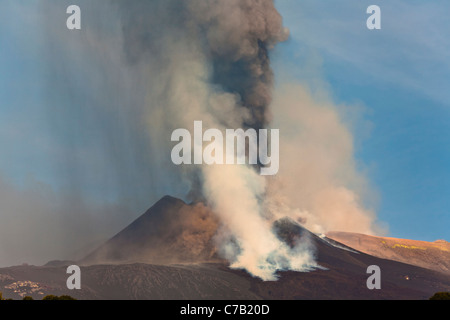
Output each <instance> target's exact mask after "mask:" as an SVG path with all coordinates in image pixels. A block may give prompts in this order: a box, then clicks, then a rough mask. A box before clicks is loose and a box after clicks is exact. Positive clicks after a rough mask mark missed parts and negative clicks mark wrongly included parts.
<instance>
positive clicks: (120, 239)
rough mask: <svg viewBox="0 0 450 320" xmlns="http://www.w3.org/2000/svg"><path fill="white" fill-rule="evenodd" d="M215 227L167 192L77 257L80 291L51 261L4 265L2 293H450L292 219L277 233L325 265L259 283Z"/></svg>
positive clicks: (439, 278) (420, 274) (434, 280)
mask: <svg viewBox="0 0 450 320" xmlns="http://www.w3.org/2000/svg"><path fill="white" fill-rule="evenodd" d="M217 225H218V222H217V221H216V220H215V219H214V215H213V214H212V213H211V212H210V210H209V209H207V208H206V207H205V206H204V205H202V204H200V203H198V204H192V205H188V204H186V203H184V202H183V201H181V200H178V199H175V198H172V197H164V198H163V199H161V200H160V201H159V202H157V203H156V204H155V205H154V206H153V207H152V208H150V209H149V210H148V211H147V212H146V213H145V214H144V215H142V216H141V217H140V218H138V219H137V220H136V221H134V222H133V223H131V224H130V225H129V226H128V227H126V228H125V229H124V230H123V231H121V232H119V233H118V234H117V235H116V236H114V237H113V238H111V239H110V240H109V241H107V242H106V243H105V244H104V245H103V246H101V247H100V248H98V249H97V250H95V251H94V252H93V253H92V254H90V255H89V256H88V257H86V258H85V259H84V260H83V261H82V262H78V264H79V265H81V274H82V289H81V290H76V291H69V290H68V289H67V287H66V279H67V274H66V268H65V267H64V266H62V265H59V264H55V263H53V264H49V265H47V266H42V267H35V266H20V267H10V268H3V269H0V291H2V292H3V293H4V295H5V296H6V297H12V298H15V299H17V298H20V297H21V296H23V295H32V296H33V297H35V298H42V296H43V295H46V294H56V295H61V294H69V295H72V296H74V297H76V298H78V299H232V300H233V299H428V298H429V297H431V296H432V295H433V294H434V293H436V292H438V291H450V277H448V275H447V274H444V273H441V272H436V271H434V270H429V269H425V268H420V267H417V266H413V265H410V264H405V263H401V262H397V261H392V260H388V259H381V258H378V257H374V256H371V255H368V254H365V253H362V252H360V251H357V250H354V249H352V248H349V247H347V246H346V245H344V244H342V243H338V242H336V241H333V240H331V239H329V238H321V237H318V236H317V235H315V234H313V233H311V232H309V231H308V230H307V229H305V228H303V227H302V226H300V225H299V224H298V223H296V222H295V221H293V220H291V219H288V218H284V219H280V220H278V221H276V222H275V223H274V224H273V231H274V233H275V234H276V235H277V236H278V237H279V238H280V239H281V240H282V241H284V242H286V243H287V244H288V245H290V246H291V247H294V246H295V245H296V244H298V243H299V242H308V243H309V244H310V245H309V246H308V247H310V248H312V250H313V251H314V255H315V257H316V260H317V263H318V264H319V265H320V266H321V267H323V268H322V269H320V268H319V269H316V270H313V271H310V272H294V271H279V272H278V276H279V279H278V280H277V281H262V280H261V279H259V278H255V277H252V276H251V275H249V274H248V273H247V272H245V271H243V270H233V269H230V268H229V267H228V264H227V263H226V262H225V261H223V260H219V259H217V257H216V251H215V249H214V248H215V246H214V243H213V238H214V234H215V231H216V228H217ZM213 260H215V261H216V262H214V263H212V262H211V261H213ZM207 261H209V262H207ZM174 262H176V263H174ZM178 262H182V264H179V263H178ZM205 262H207V263H205ZM61 263H62V262H61ZM67 263H72V262H67ZM370 265H377V266H379V267H380V269H381V290H369V289H368V288H367V285H366V281H367V278H368V277H369V276H370V275H369V274H367V268H368V266H370Z"/></svg>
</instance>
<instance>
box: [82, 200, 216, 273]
mask: <svg viewBox="0 0 450 320" xmlns="http://www.w3.org/2000/svg"><path fill="white" fill-rule="evenodd" d="M216 230H217V220H216V219H215V217H214V215H213V214H212V213H211V211H210V210H209V209H208V208H207V207H205V206H204V205H203V204H202V203H196V204H190V205H188V204H186V203H184V202H183V201H182V200H179V199H176V198H173V197H169V196H166V197H164V198H162V199H161V200H159V201H158V202H157V203H156V204H155V205H153V206H152V207H151V208H150V209H149V210H148V211H147V212H145V213H144V214H143V215H142V216H140V217H139V218H138V219H136V220H135V221H134V222H133V223H131V224H130V225H129V226H128V227H126V228H125V229H123V230H122V231H121V232H119V233H118V234H117V235H115V236H114V237H113V238H111V239H110V240H108V241H107V242H106V243H105V244H103V245H102V246H101V247H100V248H98V249H97V250H95V251H94V252H92V253H91V254H89V255H88V256H87V257H86V258H85V259H83V260H82V261H81V262H80V263H81V264H84V265H86V264H100V263H101V264H105V263H134V262H140V263H156V264H165V263H184V262H205V261H216V260H217V257H216V254H215V253H216V252H215V246H214V244H213V236H214V234H215V232H216Z"/></svg>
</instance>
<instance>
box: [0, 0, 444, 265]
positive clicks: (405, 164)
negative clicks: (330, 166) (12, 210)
mask: <svg viewBox="0 0 450 320" xmlns="http://www.w3.org/2000/svg"><path fill="white" fill-rule="evenodd" d="M66 2H67V3H69V1H66ZM38 4H39V2H29V1H13V0H6V1H2V10H1V11H0V150H1V155H0V201H3V203H2V209H3V211H2V212H1V223H2V226H0V227H2V228H1V230H3V231H2V232H4V231H5V230H11V232H13V231H12V230H15V231H14V232H15V234H14V235H13V233H11V235H10V236H11V239H12V237H13V236H16V237H17V234H19V233H20V232H22V233H24V232H34V233H35V234H38V235H41V234H45V233H46V232H48V229H49V228H50V225H48V221H49V220H44V223H43V224H39V225H38V223H34V220H33V218H31V216H27V215H26V214H24V216H23V217H21V218H15V217H12V216H8V214H5V212H6V211H4V208H5V206H6V205H5V202H8V200H10V199H12V200H11V201H10V202H8V203H9V205H10V206H14V205H15V204H17V202H14V201H13V200H14V196H10V195H11V194H13V193H11V192H12V191H11V190H10V189H17V190H19V192H22V194H24V195H31V194H32V196H30V198H32V199H37V200H36V201H37V202H39V201H41V200H42V203H40V204H31V205H30V206H29V207H21V209H23V210H24V212H26V213H29V214H30V215H32V214H34V212H35V211H36V212H41V214H42V216H43V217H46V218H49V219H50V218H52V217H50V216H49V213H47V212H48V211H52V210H53V209H54V208H53V207H52V206H60V207H64V208H66V204H67V202H64V204H63V203H56V204H54V203H50V204H48V203H47V204H44V202H49V201H48V199H56V198H57V197H58V196H63V197H65V198H67V197H68V195H67V192H70V193H71V195H70V196H69V199H70V201H69V203H74V202H77V201H78V200H77V197H76V195H75V196H74V195H73V193H74V190H75V191H76V193H79V194H78V196H79V197H80V198H83V199H85V200H86V198H88V200H86V201H88V202H89V201H91V202H92V201H93V202H94V205H93V204H92V203H89V204H84V205H85V206H86V207H89V208H90V209H92V208H93V207H95V208H97V209H92V210H91V212H89V213H86V214H85V216H83V217H80V218H74V217H70V214H66V215H64V217H58V219H59V220H58V219H57V220H58V224H54V225H55V226H56V225H57V226H60V225H65V226H68V227H69V230H71V232H72V233H73V234H72V235H70V234H69V235H68V236H67V241H68V242H70V241H72V240H73V239H76V237H77V235H78V233H77V232H80V230H84V229H86V228H85V225H84V224H81V222H80V221H82V219H84V221H91V224H90V226H91V228H93V230H91V233H95V235H96V237H97V240H98V239H103V238H105V237H107V236H110V235H112V234H111V233H114V231H118V230H119V229H120V228H122V227H123V226H124V225H126V224H127V223H129V222H130V221H132V220H133V219H134V218H135V217H137V216H139V215H140V214H141V213H142V212H143V211H144V210H146V209H147V208H148V206H149V205H150V204H151V203H153V202H154V201H156V200H157V199H158V198H159V197H161V196H162V195H164V192H165V191H167V186H163V185H159V184H157V185H155V184H153V183H152V180H153V181H161V179H160V178H159V177H156V178H155V177H154V175H155V174H156V175H159V174H162V173H155V172H152V170H149V169H148V163H149V159H150V158H151V155H149V154H145V153H144V152H143V151H142V150H143V148H142V146H143V145H145V143H147V142H148V139H147V137H145V135H141V134H140V133H139V128H136V127H134V126H130V125H129V124H130V123H135V122H133V120H134V119H135V118H134V117H135V116H136V115H133V114H126V113H123V111H121V110H122V108H121V106H122V105H123V104H127V103H133V102H136V101H134V100H133V98H132V97H131V96H132V94H130V96H123V95H119V94H116V95H115V96H114V99H103V98H105V96H103V95H106V93H105V92H107V91H106V89H105V88H106V87H108V88H109V89H110V90H111V88H116V87H120V86H121V85H122V84H124V83H125V84H126V74H124V73H120V72H121V70H117V71H111V72H110V71H108V72H107V74H108V75H109V76H110V77H109V78H108V79H107V81H103V79H102V78H101V76H100V75H102V74H104V73H103V72H105V70H106V69H107V68H108V66H107V65H106V64H102V60H103V56H101V55H99V56H90V55H89V52H91V51H89V50H85V51H83V50H81V49H79V48H80V47H82V46H83V45H82V43H85V41H92V39H89V38H88V37H87V36H86V34H85V33H81V36H79V37H77V38H76V39H75V38H73V37H71V38H70V41H69V39H67V42H65V40H64V39H65V36H66V35H65V34H63V36H62V37H61V35H58V36H57V37H53V36H54V35H52V36H47V35H46V34H45V32H49V30H51V31H52V32H63V31H58V30H59V29H55V28H53V27H51V26H50V27H49V25H50V24H51V23H61V25H63V26H64V25H65V18H66V15H65V13H64V11H62V12H63V14H62V15H61V20H58V17H59V16H58V12H60V11H61V10H60V8H64V6H65V2H64V3H63V2H59V3H58V6H56V5H55V6H53V7H54V8H58V9H54V10H55V12H44V11H43V10H41V9H40V7H39V5H38ZM371 4H377V5H379V6H380V7H381V12H382V22H381V26H382V29H381V30H373V31H370V30H368V29H367V28H366V19H367V17H368V15H367V14H366V8H367V7H368V6H369V5H371ZM276 6H277V8H278V9H279V11H280V13H281V14H282V16H283V17H284V21H285V25H286V26H287V27H288V28H289V29H290V32H291V36H290V39H289V40H288V41H287V42H285V43H282V44H280V45H279V46H278V47H277V48H276V49H275V51H274V52H273V67H274V71H275V74H276V75H287V74H288V75H289V76H290V77H292V78H294V79H296V80H297V81H300V82H303V83H305V84H307V85H309V86H310V87H311V88H312V89H314V88H321V89H324V88H325V89H326V90H327V91H328V93H329V95H330V96H331V97H332V99H333V101H334V102H335V103H336V105H340V104H344V105H353V106H356V107H357V109H358V110H359V118H358V121H356V122H355V123H353V124H354V127H353V132H354V136H355V143H356V157H357V160H358V161H359V164H360V167H361V170H362V171H363V172H365V173H366V175H367V177H368V180H369V181H370V183H371V185H372V186H373V188H374V189H375V190H376V191H377V193H378V195H379V201H378V203H377V207H376V211H377V215H378V218H379V220H381V221H383V222H385V223H386V224H387V225H388V227H389V235H390V236H393V237H400V238H411V239H419V240H427V241H434V240H436V239H440V238H442V239H446V240H450V214H449V207H450V200H449V199H450V197H449V195H450V182H449V181H450V169H449V163H450V90H449V89H448V86H449V85H450V37H449V36H448V33H449V30H450V21H449V20H448V12H450V3H449V2H448V1H440V0H435V1H432V2H429V1H412V0H410V1H407V0H395V1H392V0H390V1H385V0H379V1H375V2H372V1H370V2H369V1H361V0H351V1H350V0H345V1H342V0H323V1H318V0H277V1H276ZM44 14H47V15H49V17H50V18H48V19H47V18H46V19H43V15H44ZM95 17H96V13H95V12H92V13H90V12H89V11H88V10H85V11H83V19H84V21H85V23H95ZM47 20H48V21H47ZM43 21H46V23H48V24H49V25H47V26H44V25H43ZM49 21H50V22H49ZM58 21H59V22H58ZM63 29H64V28H63ZM63 29H61V30H63ZM110 31H111V30H110ZM111 32H112V33H113V32H114V30H112V31H111ZM71 35H72V34H71ZM49 39H50V40H49ZM51 39H59V40H58V41H61V42H52V40H51ZM61 39H62V40H61ZM94 40H95V39H94ZM93 43H94V44H96V43H97V42H95V41H94V42H93ZM66 44H67V46H66ZM91 44H92V43H90V45H91ZM70 50H75V52H77V54H75V55H74V56H76V57H77V59H76V61H74V63H80V65H83V64H84V62H86V65H85V67H86V68H87V69H89V71H87V72H86V73H85V71H83V70H81V69H80V68H73V70H76V71H73V70H72V71H73V72H72V73H70V72H69V73H67V74H72V75H74V77H73V78H71V79H62V80H64V81H61V79H59V78H55V79H52V80H51V81H45V80H44V79H46V78H48V77H47V76H48V75H49V74H53V75H55V74H59V75H60V74H64V72H65V71H66V72H67V70H66V69H64V67H65V66H64V65H62V64H61V65H59V64H58V62H59V60H58V57H60V56H64V55H66V54H67V51H70ZM77 50H79V51H77ZM100 52H101V51H100ZM113 58H114V57H113ZM51 59H54V60H51ZM61 61H64V60H61ZM49 62H51V63H49ZM50 65H52V66H53V67H55V68H60V69H57V70H56V71H55V70H50V69H49V66H50ZM61 70H62V71H61ZM115 72H118V73H115ZM88 74H95V75H99V76H98V77H92V78H89V77H86V75H88ZM121 77H122V78H123V79H125V80H123V79H121ZM116 79H118V80H116ZM122 80H123V81H122ZM104 82H106V84H104ZM49 86H51V89H52V90H49ZM77 86H84V87H85V91H84V94H83V95H77V94H76V90H74V89H72V88H77ZM86 88H89V89H86ZM103 89H105V90H103ZM130 90H131V91H130V92H131V93H132V92H133V91H132V89H130ZM119 91H120V90H118V91H117V92H119ZM102 100H105V101H106V100H107V101H109V104H108V105H99V107H98V108H97V109H96V110H91V109H90V107H89V106H90V105H93V104H101V102H99V101H102ZM111 101H112V103H111ZM48 102H51V103H50V104H48ZM105 110H108V112H104V111H105ZM116 112H122V113H118V114H116ZM98 123H104V124H110V125H109V126H105V128H106V130H103V131H102V130H100V127H101V126H97V124H98ZM118 129H120V130H118ZM130 137H138V139H137V140H138V141H136V139H133V141H131V139H130ZM121 146H127V148H129V150H130V152H128V153H126V152H122V150H121ZM85 155H89V156H85ZM123 168H127V170H125V171H123V170H122V169H123ZM161 172H164V170H161ZM167 180H168V181H169V180H170V179H167ZM17 190H16V191H17ZM30 190H31V191H33V192H32V193H27V192H29V191H30ZM36 190H37V191H38V192H36ZM43 190H47V191H46V192H44V191H43ZM14 194H16V193H14ZM14 194H13V195H14ZM49 194H51V196H49ZM55 195H56V198H55ZM175 195H177V196H179V194H175ZM118 197H122V198H120V199H119V198H118ZM19 198H20V197H18V199H19ZM5 199H6V200H5ZM44 200H45V201H44ZM18 201H19V202H21V201H20V200H18ZM23 202H25V201H23ZM55 202H57V200H55ZM78 202H79V201H78ZM30 203H31V202H30ZM105 203H106V204H108V205H110V206H112V207H108V208H107V209H105V207H104V206H103V207H102V204H105ZM117 203H119V204H120V206H119V207H117V206H116V204H117ZM21 205H24V204H23V203H21ZM60 207H58V208H57V209H58V210H60ZM99 207H102V209H99ZM82 208H84V207H83V205H80V208H78V207H76V206H74V207H73V208H72V210H73V212H75V211H76V210H82ZM58 210H55V211H58ZM123 212H127V213H126V214H125V215H124V214H123ZM46 214H47V215H46ZM37 216H38V214H37V213H36V217H37ZM105 217H107V219H105ZM19 223H20V224H19ZM77 223H78V224H77ZM100 223H101V224H100ZM51 225H53V224H51ZM99 225H100V226H101V227H102V228H101V230H100V229H95V228H94V227H93V226H95V227H96V228H97V227H98V226H99ZM14 228H18V229H17V230H16V229H14ZM55 228H56V227H55ZM94 229H95V230H94ZM52 230H54V229H52ZM5 239H7V236H6V235H4V237H3V238H2V235H1V234H0V242H1V241H3V242H5ZM14 239H15V240H14V241H15V242H14V246H13V245H12V244H11V248H17V250H14V252H2V250H6V249H5V248H6V246H5V247H3V248H2V246H0V265H1V264H2V261H1V258H2V255H3V256H11V255H13V254H15V253H16V251H17V252H18V251H20V250H21V248H22V249H23V251H21V252H23V254H21V255H18V256H17V257H13V258H11V261H15V262H17V261H23V259H25V258H26V257H28V256H32V255H33V254H34V252H33V251H35V250H34V249H33V250H31V249H29V251H27V250H28V247H29V246H28V244H27V243H26V242H24V243H21V244H19V241H20V239H16V238H14ZM51 239H52V238H51V237H49V244H47V245H51V246H57V245H59V244H55V243H54V242H55V241H51ZM50 242H52V243H50ZM65 245H67V244H66V243H64V242H62V243H61V244H60V248H57V249H58V250H60V251H58V250H56V249H55V248H53V247H51V248H50V249H49V251H50V252H51V254H55V252H56V253H58V252H63V251H61V250H63V249H64V246H65ZM43 262H45V261H43ZM5 263H6V262H5Z"/></svg>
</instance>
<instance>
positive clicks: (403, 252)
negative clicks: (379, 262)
mask: <svg viewBox="0 0 450 320" xmlns="http://www.w3.org/2000/svg"><path fill="white" fill-rule="evenodd" d="M327 237H329V238H331V239H333V240H336V241H339V242H341V243H343V244H345V245H347V246H350V247H352V248H354V249H356V250H359V251H361V252H364V253H367V254H370V255H373V256H375V257H379V258H383V259H390V260H395V261H399V262H403V263H408V264H412V265H415V266H419V267H422V268H427V269H432V270H436V271H440V272H443V273H447V274H449V275H450V243H449V242H447V241H445V240H437V241H434V242H426V241H418V240H407V239H397V238H388V237H376V236H369V235H365V234H359V233H351V232H329V233H328V234H327Z"/></svg>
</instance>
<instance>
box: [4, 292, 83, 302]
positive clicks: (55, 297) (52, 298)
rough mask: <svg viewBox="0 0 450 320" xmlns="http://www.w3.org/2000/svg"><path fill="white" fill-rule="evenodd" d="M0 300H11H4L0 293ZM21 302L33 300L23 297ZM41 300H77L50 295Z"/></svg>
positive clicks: (65, 296) (66, 296)
mask: <svg viewBox="0 0 450 320" xmlns="http://www.w3.org/2000/svg"><path fill="white" fill-rule="evenodd" d="M0 300H12V299H5V298H4V297H3V294H2V293H1V292H0ZM22 300H34V299H33V297H30V296H25V297H23V299H22ZM42 300H77V299H75V298H73V297H71V296H68V295H62V296H59V297H58V296H55V295H52V294H50V295H48V296H45V297H44V298H43V299H42Z"/></svg>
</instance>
